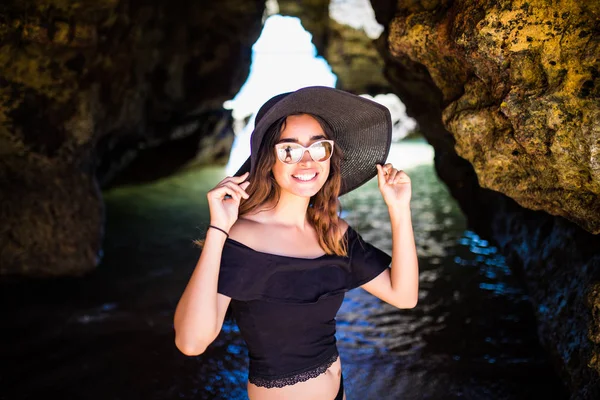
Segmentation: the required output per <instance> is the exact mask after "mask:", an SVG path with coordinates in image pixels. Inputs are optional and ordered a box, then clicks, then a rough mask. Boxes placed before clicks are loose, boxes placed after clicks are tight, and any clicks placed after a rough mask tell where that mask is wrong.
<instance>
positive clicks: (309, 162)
mask: <svg viewBox="0 0 600 400" xmlns="http://www.w3.org/2000/svg"><path fill="white" fill-rule="evenodd" d="M323 139H328V138H327V137H326V135H325V132H323V128H321V125H320V124H319V122H318V121H317V120H316V119H314V118H313V117H311V116H310V115H307V114H302V115H290V116H289V117H287V119H286V122H285V128H284V129H283V130H282V131H281V135H280V136H279V140H278V141H277V143H285V142H292V143H298V144H301V145H302V146H304V147H308V146H310V145H311V144H313V143H314V142H316V141H319V140H323ZM272 151H275V149H273V150H272ZM330 161H331V159H327V160H326V161H322V162H318V161H314V160H313V159H312V158H311V156H310V153H309V152H308V151H305V152H304V155H303V156H302V159H301V160H300V161H299V162H297V163H295V164H286V163H284V162H282V161H280V160H279V159H278V158H276V160H275V165H273V169H272V172H273V176H274V177H275V181H276V182H277V184H278V185H279V187H280V188H281V194H282V195H283V194H284V192H287V193H290V194H294V195H296V196H301V197H312V196H314V195H315V194H316V193H317V192H318V191H319V190H320V189H321V187H323V185H324V184H325V181H327V178H328V177H329V163H330Z"/></svg>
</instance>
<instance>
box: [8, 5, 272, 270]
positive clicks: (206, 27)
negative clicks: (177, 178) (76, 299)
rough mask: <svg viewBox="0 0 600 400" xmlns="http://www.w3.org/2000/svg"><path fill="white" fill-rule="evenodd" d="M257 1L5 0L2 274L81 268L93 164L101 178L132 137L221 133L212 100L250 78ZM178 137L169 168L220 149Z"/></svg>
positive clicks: (224, 119) (97, 236) (97, 233)
mask: <svg viewBox="0 0 600 400" xmlns="http://www.w3.org/2000/svg"><path fill="white" fill-rule="evenodd" d="M263 9H264V2H262V1H233V0H231V1H219V2H208V3H207V2H186V1H159V2H154V3H143V2H142V3H140V2H133V1H116V0H105V1H60V0H54V1H52V0H47V1H43V0H40V1H27V2H23V1H20V0H19V1H17V0H13V1H9V2H3V4H2V5H1V6H0V149H1V150H0V152H1V155H2V156H1V159H0V192H1V193H2V196H1V198H0V205H1V207H0V219H1V220H2V227H1V228H0V253H1V255H2V256H1V257H2V262H1V263H0V265H1V266H0V275H13V274H18V275H39V276H47V275H77V274H82V273H84V272H86V271H89V270H90V269H92V268H94V267H95V266H96V265H97V264H98V262H99V261H100V257H99V252H100V248H101V242H102V231H103V223H104V221H103V215H102V212H103V211H102V210H103V206H102V200H101V197H100V191H99V189H98V183H97V182H96V176H95V175H96V173H97V174H98V178H99V180H100V182H101V183H102V185H103V186H105V185H109V184H110V183H111V181H112V180H113V179H114V177H115V176H117V175H118V173H119V172H120V171H122V170H123V169H124V168H126V167H127V166H128V165H129V164H131V162H132V161H134V160H135V159H136V158H137V156H138V153H139V151H140V149H147V148H152V147H156V146H159V145H161V144H163V143H166V142H167V141H173V140H183V139H184V138H188V137H192V138H195V143H193V142H192V143H187V147H188V148H190V147H191V148H192V149H194V148H195V149H198V148H199V147H202V146H205V144H206V143H215V144H217V142H218V141H223V143H224V144H225V147H229V146H230V145H231V141H232V135H233V132H232V130H231V129H227V128H224V126H225V127H227V126H228V125H229V124H230V123H231V116H230V115H229V114H228V113H222V111H223V110H222V104H223V101H225V100H227V99H231V98H233V97H234V96H235V94H236V93H237V91H238V90H239V88H240V87H241V85H242V84H243V82H244V80H245V79H246V76H247V74H248V70H249V64H250V56H251V46H252V44H253V43H254V42H255V40H256V38H257V37H258V35H259V33H260V29H261V18H262V13H263ZM219 113H221V114H220V116H219V117H218V119H219V121H214V122H210V123H205V122H204V121H206V120H207V119H209V120H210V121H212V120H214V118H215V115H218V114H219ZM224 132H226V133H224ZM227 132H228V133H227ZM210 137H214V138H218V140H215V139H209V138H210ZM220 146H221V145H217V146H216V148H218V147H220ZM221 147H222V146H221ZM184 150H185V149H183V150H182V151H180V152H171V153H169V157H170V158H171V159H170V160H169V162H168V163H166V165H168V172H173V171H174V170H176V169H177V168H178V167H180V166H183V165H186V164H189V163H190V162H198V159H201V158H203V159H204V160H207V161H209V162H214V161H215V160H216V159H215V158H214V157H213V156H212V155H209V156H208V157H207V155H206V154H197V153H198V152H193V151H192V152H190V151H184ZM221 153H222V151H221ZM211 154H214V153H211ZM162 155H163V156H164V155H165V153H162ZM156 157H159V159H160V157H161V153H160V152H158V153H156V154H155V160H156ZM217 157H219V159H218V160H219V161H221V160H223V157H222V155H217ZM152 164H154V165H155V166H156V165H158V163H156V162H154V163H153V162H152V160H149V161H148V162H147V163H146V165H152ZM99 166H100V168H98V167H99ZM164 173H165V172H163V174H164ZM160 174H161V173H160V172H159V171H153V172H152V175H153V176H160Z"/></svg>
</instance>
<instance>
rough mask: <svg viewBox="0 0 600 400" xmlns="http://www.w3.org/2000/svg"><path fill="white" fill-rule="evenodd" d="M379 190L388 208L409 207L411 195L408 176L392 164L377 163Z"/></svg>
mask: <svg viewBox="0 0 600 400" xmlns="http://www.w3.org/2000/svg"><path fill="white" fill-rule="evenodd" d="M377 181H378V183H379V190H380V191H381V195H382V196H383V200H384V201H385V204H387V206H388V208H389V209H391V208H396V207H409V206H410V197H411V185H410V178H409V177H408V175H407V174H406V172H404V171H399V170H397V169H395V168H394V167H393V166H392V164H385V165H383V166H381V165H379V164H378V165H377Z"/></svg>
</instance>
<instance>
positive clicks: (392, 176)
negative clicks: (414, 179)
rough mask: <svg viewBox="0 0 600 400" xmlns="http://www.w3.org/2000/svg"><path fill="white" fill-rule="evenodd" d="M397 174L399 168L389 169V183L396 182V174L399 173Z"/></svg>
mask: <svg viewBox="0 0 600 400" xmlns="http://www.w3.org/2000/svg"><path fill="white" fill-rule="evenodd" d="M397 174H398V170H397V169H395V168H392V169H391V170H390V171H389V173H388V175H387V182H388V183H393V182H394V179H395V178H396V175H397Z"/></svg>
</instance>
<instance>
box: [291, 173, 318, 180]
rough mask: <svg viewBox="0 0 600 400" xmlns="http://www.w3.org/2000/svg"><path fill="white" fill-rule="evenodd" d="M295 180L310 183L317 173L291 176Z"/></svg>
mask: <svg viewBox="0 0 600 400" xmlns="http://www.w3.org/2000/svg"><path fill="white" fill-rule="evenodd" d="M292 176H293V177H294V178H296V179H300V180H301V181H310V180H311V179H312V178H314V177H315V176H317V173H316V172H315V173H314V174H302V175H292Z"/></svg>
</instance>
